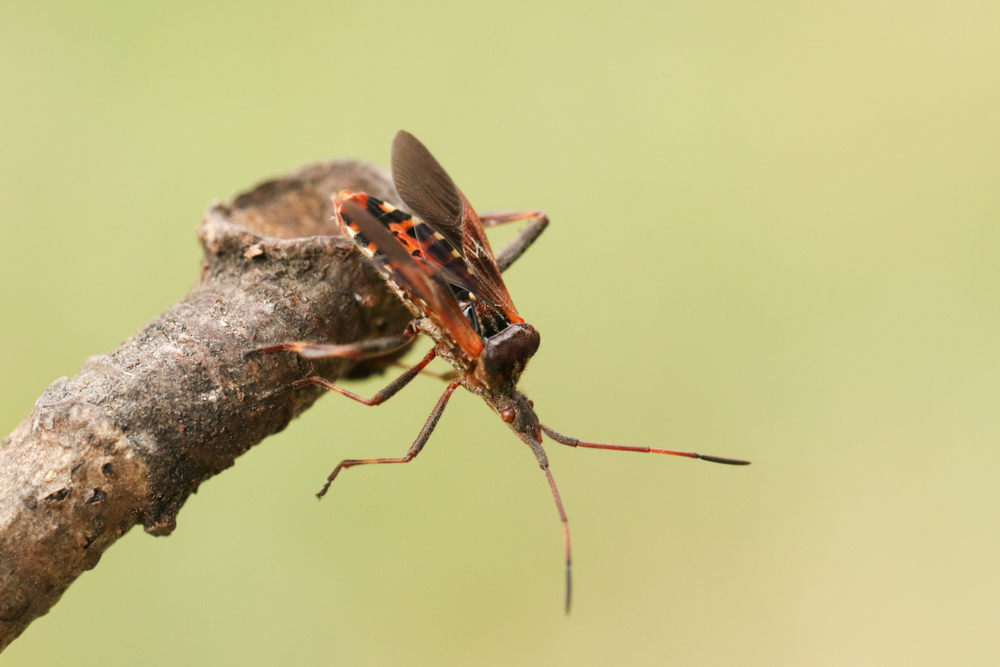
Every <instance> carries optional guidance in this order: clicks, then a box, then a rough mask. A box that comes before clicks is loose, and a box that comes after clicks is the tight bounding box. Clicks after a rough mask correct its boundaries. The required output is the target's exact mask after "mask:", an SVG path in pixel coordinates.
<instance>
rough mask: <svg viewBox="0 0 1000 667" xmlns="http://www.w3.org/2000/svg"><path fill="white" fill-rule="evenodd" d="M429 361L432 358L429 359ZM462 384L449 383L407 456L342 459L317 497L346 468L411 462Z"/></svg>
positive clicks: (323, 492)
mask: <svg viewBox="0 0 1000 667" xmlns="http://www.w3.org/2000/svg"><path fill="white" fill-rule="evenodd" d="M427 361H430V360H429V359H427ZM418 365H419V364H418ZM461 384H462V382H461V380H454V381H453V382H452V383H451V384H449V385H448V388H447V389H445V390H444V394H443V395H442V396H441V398H439V399H438V402H437V405H435V406H434V409H433V410H432V411H431V415H430V417H428V418H427V421H426V422H425V423H424V427H423V428H422V429H420V433H419V434H418V435H417V439H416V440H415V441H414V442H413V444H412V445H410V449H409V451H407V452H406V456H402V457H399V458H380V459H345V460H343V461H341V462H340V463H339V464H338V465H337V467H336V468H334V469H333V472H331V473H330V476H329V477H327V478H326V484H324V485H323V488H322V489H320V490H319V493H317V494H316V497H317V498H322V497H323V496H324V495H326V492H327V490H328V489H329V488H330V485H331V484H333V480H334V479H336V478H337V474H338V473H339V472H340V471H341V470H343V469H345V468H353V467H354V466H363V465H370V464H376V463H409V462H410V461H412V460H413V459H414V457H416V455H417V454H419V453H420V450H421V449H423V448H424V445H425V444H426V443H427V439H428V438H430V437H431V433H433V432H434V427H435V426H437V423H438V420H439V419H441V413H443V412H444V408H445V406H446V405H448V399H449V398H451V395H452V394H453V393H454V392H455V390H456V389H458V387H459V385H461ZM393 393H395V392H393ZM362 402H363V403H364V400H362ZM367 405H377V403H368V404H367Z"/></svg>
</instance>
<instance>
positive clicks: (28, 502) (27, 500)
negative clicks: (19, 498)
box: [24, 496, 38, 510]
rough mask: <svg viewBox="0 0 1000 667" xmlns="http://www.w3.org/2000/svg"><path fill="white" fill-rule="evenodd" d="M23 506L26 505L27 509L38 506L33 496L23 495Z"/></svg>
mask: <svg viewBox="0 0 1000 667" xmlns="http://www.w3.org/2000/svg"><path fill="white" fill-rule="evenodd" d="M24 506H25V507H27V508H28V509H29V510H33V509H35V508H36V507H38V501H37V500H35V497H34V496H25V498H24Z"/></svg>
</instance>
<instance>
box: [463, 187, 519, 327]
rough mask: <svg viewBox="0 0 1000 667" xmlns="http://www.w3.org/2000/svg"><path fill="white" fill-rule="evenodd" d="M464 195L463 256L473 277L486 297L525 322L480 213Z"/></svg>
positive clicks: (506, 312)
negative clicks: (499, 264)
mask: <svg viewBox="0 0 1000 667" xmlns="http://www.w3.org/2000/svg"><path fill="white" fill-rule="evenodd" d="M458 194H459V196H460V197H461V198H462V229H463V230H464V232H465V233H464V236H463V239H462V256H463V257H465V262H466V264H468V265H469V268H470V270H471V272H472V276H473V280H474V282H475V283H476V285H477V286H478V288H479V289H478V291H479V294H480V296H481V297H482V298H484V299H485V300H487V301H490V302H492V303H493V304H494V305H496V306H497V307H498V308H500V310H502V311H503V312H504V314H505V315H506V316H507V318H508V319H509V320H510V321H511V322H523V321H524V320H523V319H521V316H520V315H518V313H517V309H516V308H515V307H514V301H513V299H511V298H510V293H509V292H508V291H507V285H506V284H505V283H504V281H503V278H502V277H501V276H500V269H499V268H498V267H497V261H496V259H495V258H494V256H493V248H491V247H490V242H489V240H488V239H487V238H486V232H485V231H483V223H482V222H480V220H479V215H478V214H476V211H475V209H473V208H472V205H471V204H470V203H469V200H467V199H466V198H465V195H463V194H462V193H461V192H459V193H458Z"/></svg>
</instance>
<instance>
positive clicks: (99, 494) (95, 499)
mask: <svg viewBox="0 0 1000 667" xmlns="http://www.w3.org/2000/svg"><path fill="white" fill-rule="evenodd" d="M107 497H108V494H107V492H106V491H104V490H103V489H94V495H92V496H91V497H90V498H88V499H87V504H88V505H92V504H94V503H99V502H101V501H102V500H104V499H105V498H107Z"/></svg>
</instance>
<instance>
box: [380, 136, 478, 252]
mask: <svg viewBox="0 0 1000 667" xmlns="http://www.w3.org/2000/svg"><path fill="white" fill-rule="evenodd" d="M391 161H392V182H393V183H394V184H395V186H396V192H397V193H399V196H400V198H401V199H402V200H403V202H405V203H406V205H407V206H408V207H409V209H410V210H411V211H413V213H414V215H416V216H417V217H418V218H421V219H423V220H425V221H426V222H428V223H430V224H431V225H433V226H434V227H435V228H437V230H438V231H439V232H441V233H442V234H443V235H444V236H446V237H447V238H448V240H449V241H451V243H452V245H454V246H455V247H456V248H461V247H462V236H463V234H462V196H461V194H460V193H459V191H458V188H457V187H455V182H454V181H452V180H451V176H449V175H448V172H446V171H445V170H444V167H442V166H441V165H440V164H439V163H438V161H437V160H435V159H434V156H433V155H431V152H430V151H429V150H427V147H426V146H424V145H423V144H422V143H420V141H419V140H418V139H417V138H416V137H415V136H413V135H412V134H410V133H409V132H407V131H406V130H400V131H399V132H397V133H396V137H395V138H394V139H393V140H392V157H391Z"/></svg>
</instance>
